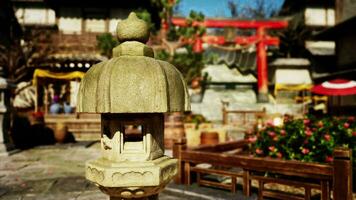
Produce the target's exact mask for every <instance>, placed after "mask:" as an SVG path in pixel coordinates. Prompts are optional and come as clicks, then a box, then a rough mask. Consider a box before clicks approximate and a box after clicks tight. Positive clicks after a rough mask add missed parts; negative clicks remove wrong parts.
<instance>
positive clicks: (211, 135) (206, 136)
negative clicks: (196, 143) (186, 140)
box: [200, 131, 219, 144]
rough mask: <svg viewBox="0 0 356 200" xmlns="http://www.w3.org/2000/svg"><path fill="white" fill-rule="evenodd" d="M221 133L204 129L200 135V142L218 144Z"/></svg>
mask: <svg viewBox="0 0 356 200" xmlns="http://www.w3.org/2000/svg"><path fill="white" fill-rule="evenodd" d="M218 143H219V134H218V133H217V132H206V131H203V132H202V133H201V135H200V144H218Z"/></svg>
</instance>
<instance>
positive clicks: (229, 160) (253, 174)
mask: <svg viewBox="0 0 356 200" xmlns="http://www.w3.org/2000/svg"><path fill="white" fill-rule="evenodd" d="M243 143H244V142H243V141H240V142H230V143H227V144H218V145H213V146H204V147H199V148H195V149H187V147H186V144H185V141H184V140H181V141H178V142H175V144H174V146H173V155H174V157H175V158H177V159H178V160H179V162H178V176H177V177H176V179H175V182H176V183H185V184H187V185H190V184H191V182H192V177H191V173H192V172H194V173H196V174H197V182H198V184H199V185H207V186H213V187H214V186H215V187H219V188H224V189H229V190H231V191H232V192H235V191H236V178H237V177H242V180H243V181H242V187H243V194H244V195H246V196H250V195H251V180H256V181H257V182H258V189H259V191H258V196H259V199H263V198H264V197H269V198H274V199H285V200H289V199H292V200H294V199H295V200H301V199H304V200H309V199H310V198H311V190H312V189H317V190H320V193H321V200H330V193H331V192H330V191H331V189H332V190H333V197H334V199H335V200H339V199H340V200H341V199H345V200H346V199H347V200H351V199H352V184H351V183H352V160H351V158H352V154H351V150H350V149H343V148H336V149H335V150H334V161H333V163H332V164H320V163H309V162H301V161H295V160H280V159H272V158H258V157H254V156H252V155H245V154H226V153H223V151H228V150H230V151H231V148H232V147H238V148H241V145H243ZM200 163H208V164H210V165H212V166H222V167H224V169H225V168H229V167H230V168H232V167H233V168H241V169H242V170H243V171H242V173H239V172H229V171H226V170H221V169H216V168H215V169H214V168H208V169H205V168H199V167H197V166H196V165H197V164H200ZM266 173H268V174H269V175H272V176H265V174H266ZM202 174H215V175H218V176H229V177H231V179H232V182H231V184H226V183H219V182H218V183H217V182H216V181H211V180H205V179H203V178H202ZM268 183H276V184H281V185H286V186H291V187H298V188H304V194H303V195H299V194H295V193H285V192H284V191H273V190H268V189H266V188H265V184H268Z"/></svg>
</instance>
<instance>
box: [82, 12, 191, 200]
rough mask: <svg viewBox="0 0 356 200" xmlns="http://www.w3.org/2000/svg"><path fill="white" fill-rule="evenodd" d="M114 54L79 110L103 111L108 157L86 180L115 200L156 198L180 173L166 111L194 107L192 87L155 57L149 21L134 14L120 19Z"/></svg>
mask: <svg viewBox="0 0 356 200" xmlns="http://www.w3.org/2000/svg"><path fill="white" fill-rule="evenodd" d="M117 37H118V40H119V42H120V45H118V46H117V47H115V48H114V50H113V58H112V59H110V60H108V61H104V62H101V63H98V64H96V65H94V66H93V67H91V68H90V70H89V71H88V72H87V73H86V75H85V76H84V78H83V80H82V82H81V85H80V89H79V95H78V107H77V109H78V112H85V113H101V151H102V157H100V158H99V159H97V160H92V161H89V162H87V163H86V178H87V179H88V180H90V181H92V182H94V183H95V184H96V185H98V186H99V188H100V189H101V190H102V191H103V192H104V193H106V194H108V195H110V198H111V199H129V198H142V199H154V198H156V197H157V196H158V193H159V192H160V191H161V190H162V189H163V188H164V187H165V185H166V184H167V183H168V182H169V181H170V180H171V179H172V178H173V177H174V176H175V175H176V173H177V160H176V159H172V158H169V157H167V156H165V155H164V138H163V131H164V115H163V114H164V113H166V112H180V111H187V110H189V109H190V103H189V97H188V92H187V87H186V84H185V82H184V79H183V77H182V75H181V74H180V72H179V71H178V70H177V69H176V68H175V67H174V66H173V65H171V64H169V63H167V62H164V61H160V60H156V59H154V58H153V55H154V54H153V50H152V48H150V47H148V46H146V45H145V43H146V42H147V41H148V38H149V29H148V26H147V24H146V23H145V22H144V21H143V20H140V19H138V18H137V17H136V14H135V13H131V14H130V15H129V17H128V18H127V19H126V20H123V21H121V22H119V24H118V26H117Z"/></svg>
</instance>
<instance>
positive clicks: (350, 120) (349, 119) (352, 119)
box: [347, 116, 355, 122]
mask: <svg viewBox="0 0 356 200" xmlns="http://www.w3.org/2000/svg"><path fill="white" fill-rule="evenodd" d="M347 120H348V121H349V122H354V121H355V117H354V116H350V117H349V118H348V119H347Z"/></svg>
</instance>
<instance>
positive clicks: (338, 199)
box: [333, 148, 352, 200]
mask: <svg viewBox="0 0 356 200" xmlns="http://www.w3.org/2000/svg"><path fill="white" fill-rule="evenodd" d="M333 165H334V177H333V197H334V198H333V199H334V200H352V152H351V150H350V149H348V148H336V149H335V150H334V162H333Z"/></svg>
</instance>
